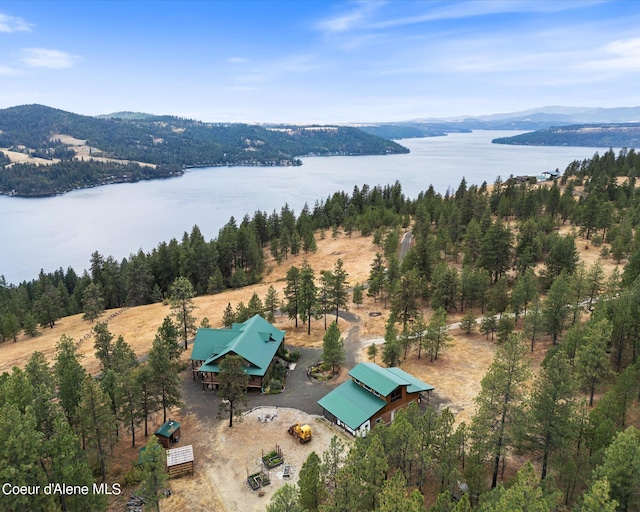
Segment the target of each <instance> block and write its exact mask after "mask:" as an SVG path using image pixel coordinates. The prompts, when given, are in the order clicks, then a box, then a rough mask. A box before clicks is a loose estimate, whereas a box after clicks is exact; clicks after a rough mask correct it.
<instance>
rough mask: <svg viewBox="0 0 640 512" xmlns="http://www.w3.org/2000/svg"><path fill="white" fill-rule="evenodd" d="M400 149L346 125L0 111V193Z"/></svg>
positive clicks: (37, 192) (31, 108)
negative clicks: (273, 123) (225, 121)
mask: <svg viewBox="0 0 640 512" xmlns="http://www.w3.org/2000/svg"><path fill="white" fill-rule="evenodd" d="M408 152H409V150H408V149H406V148H405V147H403V146H401V145H399V144H397V143H395V142H393V141H391V140H387V139H384V138H381V137H378V136H376V135H372V134H369V133H366V132H364V131H362V130H359V129H357V128H353V127H347V126H297V125H277V126H275V125H274V126H266V125H264V126H260V125H248V124H234V123H204V122H200V121H194V120H191V119H183V118H178V117H173V116H151V115H139V116H124V117H123V118H118V117H100V118H98V117H90V116H82V115H78V114H73V113H70V112H65V111H62V110H58V109H53V108H50V107H45V106H42V105H24V106H18V107H12V108H8V109H4V110H0V193H4V194H10V195H19V196H42V195H52V194H60V193H63V192H68V191H70V190H73V189H76V188H86V187H92V186H97V185H105V184H111V183H123V182H132V181H138V180H145V179H154V178H168V177H173V176H180V175H182V174H183V173H184V170H185V169H187V168H190V167H210V166H211V167H213V166H236V165H249V166H254V165H255V166H299V165H301V161H300V159H299V158H300V157H302V156H331V155H385V154H394V153H408Z"/></svg>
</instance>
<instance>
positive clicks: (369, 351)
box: [367, 343, 378, 363]
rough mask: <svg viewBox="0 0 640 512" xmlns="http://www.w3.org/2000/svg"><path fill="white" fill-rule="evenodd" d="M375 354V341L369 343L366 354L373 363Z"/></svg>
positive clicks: (376, 351) (376, 348)
mask: <svg viewBox="0 0 640 512" xmlns="http://www.w3.org/2000/svg"><path fill="white" fill-rule="evenodd" d="M377 355H378V347H377V345H376V344H375V343H371V345H369V348H368V349H367V356H368V357H369V359H371V360H372V361H373V362H374V363H375V362H376V356H377Z"/></svg>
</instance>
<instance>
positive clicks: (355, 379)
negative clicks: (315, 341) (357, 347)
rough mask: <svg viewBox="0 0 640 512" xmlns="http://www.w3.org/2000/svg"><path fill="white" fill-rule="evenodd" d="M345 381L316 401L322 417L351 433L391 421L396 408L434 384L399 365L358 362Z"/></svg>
mask: <svg viewBox="0 0 640 512" xmlns="http://www.w3.org/2000/svg"><path fill="white" fill-rule="evenodd" d="M349 376H350V377H351V380H349V381H347V382H344V383H343V384H341V385H340V386H338V387H337V388H336V389H334V390H333V391H331V392H330V393H328V394H327V395H325V396H324V397H323V398H322V399H320V400H319V401H318V405H320V407H322V410H323V416H324V417H325V418H327V419H328V420H329V421H331V422H332V423H335V424H336V425H338V426H340V427H342V428H344V429H345V430H346V431H347V432H349V433H350V434H352V435H356V434H357V433H365V432H366V431H368V430H370V429H372V428H373V427H374V426H375V425H379V424H385V425H386V424H389V423H391V422H392V421H393V420H394V418H395V415H396V413H397V411H398V410H400V409H404V408H405V407H408V406H409V404H411V403H414V402H419V401H420V399H421V397H422V393H430V392H431V391H433V389H434V387H433V386H430V385H429V384H426V383H425V382H422V381H421V380H420V379H417V378H415V377H414V376H413V375H410V374H408V373H407V372H405V371H403V370H401V369H400V368H382V367H381V366H378V365H377V364H375V363H360V364H358V365H356V366H355V367H354V368H353V369H351V371H350V372H349Z"/></svg>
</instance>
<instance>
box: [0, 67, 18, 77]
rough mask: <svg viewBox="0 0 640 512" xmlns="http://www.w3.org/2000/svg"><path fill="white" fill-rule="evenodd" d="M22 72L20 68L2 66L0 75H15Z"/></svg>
mask: <svg viewBox="0 0 640 512" xmlns="http://www.w3.org/2000/svg"><path fill="white" fill-rule="evenodd" d="M19 74H21V71H20V70H19V69H15V68H9V67H7V66H0V76H15V75H19Z"/></svg>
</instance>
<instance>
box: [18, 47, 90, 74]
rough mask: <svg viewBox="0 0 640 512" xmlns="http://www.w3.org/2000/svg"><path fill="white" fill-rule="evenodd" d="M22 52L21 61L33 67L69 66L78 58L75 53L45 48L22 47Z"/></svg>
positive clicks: (57, 67) (60, 67)
mask: <svg viewBox="0 0 640 512" xmlns="http://www.w3.org/2000/svg"><path fill="white" fill-rule="evenodd" d="M22 54H23V57H22V62H24V63H25V64H26V65H27V66H30V67H34V68H49V69H65V68H70V67H72V66H73V65H74V63H75V62H76V61H77V60H78V59H79V58H80V57H78V56H77V55H72V54H70V53H67V52H63V51H60V50H49V49H47V48H24V49H23V50H22Z"/></svg>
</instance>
